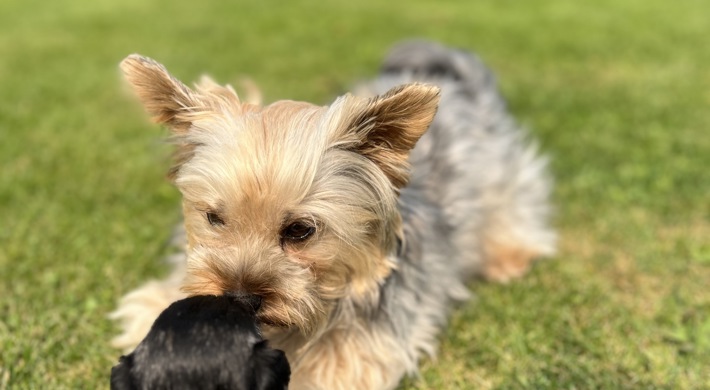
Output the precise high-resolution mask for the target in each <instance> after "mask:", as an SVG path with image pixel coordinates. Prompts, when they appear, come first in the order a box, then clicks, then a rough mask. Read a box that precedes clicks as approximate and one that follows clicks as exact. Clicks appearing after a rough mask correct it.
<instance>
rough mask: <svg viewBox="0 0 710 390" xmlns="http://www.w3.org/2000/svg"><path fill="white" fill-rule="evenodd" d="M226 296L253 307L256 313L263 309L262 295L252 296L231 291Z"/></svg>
mask: <svg viewBox="0 0 710 390" xmlns="http://www.w3.org/2000/svg"><path fill="white" fill-rule="evenodd" d="M225 295H226V296H228V297H231V298H234V299H235V300H237V301H240V302H243V303H245V304H247V305H249V306H251V308H252V309H254V313H256V312H258V311H259V308H260V307H261V296H260V295H256V294H251V293H248V292H243V291H230V292H227V293H225Z"/></svg>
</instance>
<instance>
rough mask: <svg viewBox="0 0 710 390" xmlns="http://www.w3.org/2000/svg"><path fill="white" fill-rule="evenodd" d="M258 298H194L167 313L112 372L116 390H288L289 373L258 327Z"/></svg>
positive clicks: (283, 356)
mask: <svg viewBox="0 0 710 390" xmlns="http://www.w3.org/2000/svg"><path fill="white" fill-rule="evenodd" d="M258 307H259V298H258V297H257V296H250V298H249V299H238V298H237V297H233V296H231V295H222V296H209V295H206V296H199V295H198V296H192V297H189V298H185V299H182V300H179V301H177V302H175V303H173V304H171V305H170V306H169V307H168V308H167V309H165V310H164V311H163V312H162V313H161V314H160V316H158V319H157V320H155V323H154V324H153V326H152V328H151V329H150V332H148V335H147V336H146V338H145V339H143V341H141V343H140V344H139V345H138V347H137V348H136V350H135V351H133V352H132V353H131V354H129V355H126V356H121V359H120V361H119V363H118V364H117V365H116V366H114V367H113V369H112V370H111V390H141V389H153V390H158V389H165V390H168V389H170V390H180V389H184V390H188V389H205V390H209V389H214V390H218V389H222V390H284V389H286V388H288V381H289V375H290V369H289V364H288V361H287V360H286V356H285V355H284V353H283V352H282V351H278V350H274V349H271V348H269V346H268V344H267V342H266V341H264V340H263V338H262V336H261V333H260V331H259V328H258V325H257V323H256V317H255V315H256V310H257V309H258Z"/></svg>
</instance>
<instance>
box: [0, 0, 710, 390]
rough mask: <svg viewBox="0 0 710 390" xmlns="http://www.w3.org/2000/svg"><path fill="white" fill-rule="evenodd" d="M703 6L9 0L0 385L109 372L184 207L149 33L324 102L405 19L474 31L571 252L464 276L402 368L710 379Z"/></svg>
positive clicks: (468, 375) (685, 382) (0, 96)
mask: <svg viewBox="0 0 710 390" xmlns="http://www.w3.org/2000/svg"><path fill="white" fill-rule="evenodd" d="M708 14H710V5H709V4H707V3H705V2H701V1H693V0H682V1H679V2H675V3H673V4H672V5H671V4H670V3H668V2H666V1H662V0H652V1H641V0H626V1H612V0H604V1H601V2H595V3H579V2H567V1H562V0H546V1H537V2H512V1H487V0H486V1H477V2H436V3H432V2H427V1H423V0H421V1H406V2H405V1H389V2H382V1H364V2H363V1H360V2H327V3H326V2H316V1H291V2H275V1H260V2H239V3H235V2H201V3H194V2H184V3H178V2H169V1H150V2H148V1H138V0H127V1H122V2H113V1H108V0H99V1H93V2H84V1H71V0H65V1H57V2H46V1H44V2H42V1H39V0H28V1H19V0H10V1H4V2H2V3H0V296H2V301H1V302H2V303H1V304H0V388H4V387H10V388H96V387H106V386H107V384H108V373H109V369H110V367H111V365H113V364H114V362H115V361H116V358H117V357H118V355H119V352H118V351H116V350H113V349H111V348H110V347H109V345H108V340H109V339H110V338H111V337H112V336H113V335H114V334H115V333H116V332H117V329H116V328H115V326H114V325H113V324H112V323H111V322H109V321H108V320H107V319H106V314H107V313H108V312H109V311H111V310H112V309H113V308H114V307H115V305H116V300H117V299H118V298H119V297H120V296H121V295H122V294H124V293H125V292H127V291H129V290H130V289H132V288H134V287H136V286H137V285H139V284H140V283H141V282H142V281H144V280H146V279H148V278H151V277H159V276H160V275H162V274H163V273H164V272H165V268H164V267H163V265H162V264H161V263H160V261H159V259H160V258H161V257H162V256H163V255H164V254H165V253H166V251H167V249H166V248H167V245H166V241H167V240H168V238H169V235H170V231H171V229H172V226H173V225H174V224H175V223H176V222H177V221H178V220H179V207H178V202H179V197H178V194H177V192H176V191H175V190H174V189H173V188H172V187H171V186H170V185H169V184H168V183H167V182H166V181H165V180H164V179H163V174H164V171H165V169H166V168H167V155H168V153H169V148H168V147H167V146H166V145H164V144H163V143H162V141H161V136H162V135H164V134H165V132H164V131H162V130H159V129H158V128H157V127H155V126H151V125H150V124H149V123H148V122H147V120H146V119H145V116H144V114H143V112H142V111H141V109H140V108H139V107H138V105H137V104H136V103H135V102H134V101H133V100H132V99H131V98H130V97H129V95H128V94H126V93H125V91H124V90H123V88H122V86H121V82H120V78H119V76H118V71H117V63H118V62H119V61H120V60H121V59H122V58H123V57H124V56H126V55H127V54H129V53H132V52H140V53H142V54H145V55H149V56H152V57H155V58H157V59H158V60H160V61H162V62H164V63H165V64H167V65H168V66H169V68H170V69H171V71H173V72H174V73H175V74H176V75H177V76H178V77H180V78H182V79H184V80H196V79H197V78H198V77H199V75H200V74H201V73H203V72H207V73H210V74H211V75H213V76H214V77H215V78H217V79H218V80H220V81H224V82H236V81H237V80H239V79H240V77H242V76H245V75H247V76H249V77H250V78H251V79H253V80H254V81H255V82H257V83H258V84H259V85H260V86H261V87H262V88H263V90H264V93H265V96H266V98H267V99H268V100H273V99H277V98H293V99H306V100H311V101H315V102H317V103H327V102H328V101H329V100H330V99H331V98H332V97H334V96H335V95H336V94H338V93H341V92H343V91H345V90H347V88H348V87H349V86H350V85H352V84H353V83H354V82H356V81H357V80H358V79H362V78H365V77H369V76H371V75H373V74H374V73H375V72H376V71H377V66H378V63H379V61H380V59H381V57H382V55H383V54H384V52H385V51H386V49H387V48H388V47H389V46H391V45H392V44H393V43H394V42H396V41H397V40H399V39H403V38H408V37H422V36H423V37H429V38H432V39H437V40H440V41H444V42H447V43H450V44H453V45H456V46H461V47H466V48H469V49H475V50H477V51H478V52H479V54H480V55H481V56H482V57H483V58H484V59H485V60H486V62H487V63H488V64H489V65H490V66H491V67H492V68H493V69H494V70H495V71H496V72H497V74H498V77H499V81H500V84H501V86H502V89H503V91H504V94H505V95H506V97H507V98H508V100H509V102H510V108H511V110H512V111H513V112H514V113H515V114H516V116H517V117H518V118H519V119H520V121H521V123H523V124H524V125H525V126H527V127H529V128H530V129H531V132H532V135H533V136H534V137H535V138H536V139H537V140H539V143H540V146H541V149H542V150H543V151H544V152H545V153H548V154H550V155H551V156H552V158H553V160H552V169H553V171H554V175H555V177H556V181H557V186H556V192H555V204H556V208H557V217H556V224H557V226H558V227H559V231H560V245H559V254H558V255H557V256H556V257H555V258H553V259H549V260H547V261H546V262H543V263H540V264H539V266H537V267H536V268H535V269H534V270H533V272H532V273H531V274H530V275H529V276H528V277H526V278H525V279H523V280H521V281H519V282H515V283H512V284H509V285H491V284H480V283H478V284H472V286H471V287H472V289H473V290H474V292H475V293H476V295H477V298H476V299H475V300H473V301H471V302H470V303H468V304H466V305H464V306H463V307H460V308H458V309H457V311H456V312H455V313H454V314H453V316H452V320H451V326H450V327H449V328H448V329H447V330H446V331H445V332H444V333H443V334H442V345H441V348H440V351H439V355H438V358H437V359H436V360H428V359H427V360H425V361H424V362H423V363H422V372H421V376H420V377H419V378H418V379H413V380H408V381H407V383H406V384H405V385H404V386H403V387H404V388H422V389H424V388H434V389H438V388H442V389H445V388H446V389H448V388H461V389H469V388H535V389H537V388H710V370H709V369H708V367H710V291H709V290H708V288H707V286H708V283H710V245H709V244H708V242H709V241H708V237H710V223H709V222H708V221H709V219H710V200H709V198H708V194H709V193H710V170H708V167H709V166H710V137H709V136H708V126H709V124H710V109H709V108H710V72H708V65H707V64H708V63H710V49H708V48H707V37H708V36H710V24H708V23H707V15H708Z"/></svg>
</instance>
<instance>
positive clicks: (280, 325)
mask: <svg viewBox="0 0 710 390" xmlns="http://www.w3.org/2000/svg"><path fill="white" fill-rule="evenodd" d="M316 302H318V301H314V300H313V301H304V302H301V301H291V300H276V301H272V302H269V300H265V301H264V303H262V306H261V309H260V310H259V312H258V313H257V316H256V319H257V321H258V322H259V324H261V325H262V326H268V327H270V328H272V329H279V330H282V331H290V330H298V331H299V332H301V333H303V334H310V333H312V332H314V331H315V330H316V329H317V328H318V327H319V326H320V324H322V323H323V322H325V321H326V319H327V316H326V310H325V307H324V306H323V305H321V304H318V303H316Z"/></svg>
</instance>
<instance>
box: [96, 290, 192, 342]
mask: <svg viewBox="0 0 710 390" xmlns="http://www.w3.org/2000/svg"><path fill="white" fill-rule="evenodd" d="M182 298H185V294H184V293H182V292H181V291H180V289H179V285H178V284H175V283H171V281H169V280H166V281H162V282H159V281H151V282H148V283H146V284H145V285H143V286H141V287H139V288H138V289H136V290H133V291H131V292H130V293H128V294H126V295H125V296H124V297H123V298H121V302H120V304H119V306H118V309H116V310H115V311H114V312H112V313H111V314H109V318H111V319H112V320H115V321H118V322H119V324H120V326H121V328H122V330H123V331H122V333H121V334H120V335H118V336H116V337H115V338H114V339H113V340H111V345H113V346H114V347H116V348H121V349H122V350H125V351H130V350H132V349H133V348H135V346H136V345H138V343H140V341H141V340H143V338H144V337H145V336H146V335H147V334H148V331H149V330H150V327H151V326H152V325H153V322H154V321H155V319H156V318H158V315H159V314H160V313H161V312H162V311H163V310H164V309H165V308H167V307H168V306H169V305H170V304H171V303H173V302H175V301H177V300H179V299H182Z"/></svg>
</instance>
